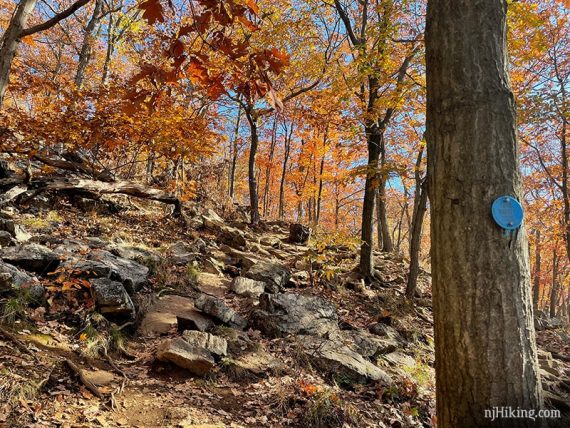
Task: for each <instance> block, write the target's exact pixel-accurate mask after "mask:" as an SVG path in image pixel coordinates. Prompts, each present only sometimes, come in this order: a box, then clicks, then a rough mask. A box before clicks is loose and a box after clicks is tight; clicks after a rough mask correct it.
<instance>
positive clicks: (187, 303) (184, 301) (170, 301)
mask: <svg viewBox="0 0 570 428" xmlns="http://www.w3.org/2000/svg"><path fill="white" fill-rule="evenodd" d="M213 326H214V321H212V319H210V318H208V317H207V316H205V315H204V314H202V313H201V312H200V311H198V310H197V309H196V308H195V307H194V301H193V300H192V299H189V298H187V297H182V296H164V297H163V298H161V299H160V300H159V301H158V302H156V303H155V304H154V305H153V306H151V307H150V308H149V310H148V312H147V313H146V315H145V316H144V318H143V320H142V322H141V325H140V327H139V333H140V334H141V335H142V336H145V337H156V336H160V335H162V334H167V333H169V332H170V331H172V330H173V329H175V328H176V327H183V328H184V329H188V330H199V331H206V330H209V329H210V328H212V327H213Z"/></svg>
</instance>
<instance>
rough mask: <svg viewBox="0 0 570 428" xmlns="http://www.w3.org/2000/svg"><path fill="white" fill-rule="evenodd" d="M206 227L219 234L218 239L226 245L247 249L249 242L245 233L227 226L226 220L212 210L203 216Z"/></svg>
mask: <svg viewBox="0 0 570 428" xmlns="http://www.w3.org/2000/svg"><path fill="white" fill-rule="evenodd" d="M202 220H203V222H204V227H205V228H206V229H209V230H211V231H213V232H216V233H217V234H218V238H219V240H220V241H221V242H223V243H224V244H227V245H229V246H230V247H234V248H243V247H245V245H246V243H247V241H246V239H245V234H244V233H243V231H241V230H239V229H237V228H235V227H231V226H228V225H226V224H225V222H224V220H223V219H222V218H221V217H220V216H219V215H218V214H216V213H215V212H214V211H212V210H208V211H207V212H206V214H204V215H203V216H202Z"/></svg>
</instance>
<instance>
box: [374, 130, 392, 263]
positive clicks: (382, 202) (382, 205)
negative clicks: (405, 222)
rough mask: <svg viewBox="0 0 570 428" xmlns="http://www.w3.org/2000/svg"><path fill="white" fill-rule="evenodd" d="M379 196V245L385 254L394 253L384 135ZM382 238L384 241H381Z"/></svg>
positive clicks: (381, 150) (382, 139) (381, 148)
mask: <svg viewBox="0 0 570 428" xmlns="http://www.w3.org/2000/svg"><path fill="white" fill-rule="evenodd" d="M378 176H379V180H378V195H377V199H376V205H377V216H378V244H379V246H380V242H381V243H382V246H381V247H380V250H382V251H384V252H387V253H389V252H391V251H394V241H393V239H392V235H391V234H390V225H389V224H388V210H387V209H386V180H387V179H388V172H387V171H386V142H385V141H384V134H383V133H382V138H381V144H380V170H379V173H378ZM380 237H381V238H382V239H380Z"/></svg>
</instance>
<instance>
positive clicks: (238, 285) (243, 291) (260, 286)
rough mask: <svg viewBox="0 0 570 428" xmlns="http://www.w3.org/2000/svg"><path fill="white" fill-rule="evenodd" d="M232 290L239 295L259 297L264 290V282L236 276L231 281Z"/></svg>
mask: <svg viewBox="0 0 570 428" xmlns="http://www.w3.org/2000/svg"><path fill="white" fill-rule="evenodd" d="M232 291H233V292H234V293H236V294H239V295H240V296H248V297H259V296H260V295H261V294H263V292H264V291H265V282H263V281H256V280H254V279H250V278H244V277H243V276H238V277H236V278H234V280H233V282H232Z"/></svg>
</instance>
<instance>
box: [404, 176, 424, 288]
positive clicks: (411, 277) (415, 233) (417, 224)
mask: <svg viewBox="0 0 570 428" xmlns="http://www.w3.org/2000/svg"><path fill="white" fill-rule="evenodd" d="M426 186H427V180H424V182H423V183H421V185H420V191H419V200H418V204H417V209H415V210H414V216H413V219H412V234H411V237H412V239H411V241H410V269H409V272H408V282H407V284H406V297H407V298H408V299H411V298H413V297H414V293H415V292H416V287H417V285H418V274H419V271H420V249H421V243H422V226H423V222H424V214H425V212H426V205H427V193H428V192H427V187H426Z"/></svg>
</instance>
